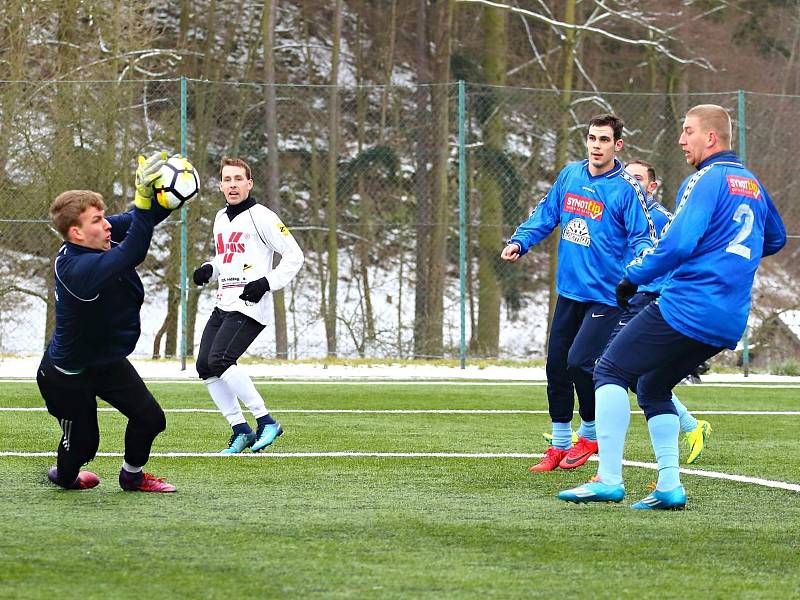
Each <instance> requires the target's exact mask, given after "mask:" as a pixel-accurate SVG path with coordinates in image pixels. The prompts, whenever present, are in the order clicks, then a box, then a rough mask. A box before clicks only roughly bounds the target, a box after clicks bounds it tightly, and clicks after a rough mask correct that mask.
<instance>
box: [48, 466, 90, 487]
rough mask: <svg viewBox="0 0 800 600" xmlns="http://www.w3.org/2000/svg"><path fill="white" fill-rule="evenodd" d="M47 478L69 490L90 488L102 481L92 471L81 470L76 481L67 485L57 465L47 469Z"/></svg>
mask: <svg viewBox="0 0 800 600" xmlns="http://www.w3.org/2000/svg"><path fill="white" fill-rule="evenodd" d="M47 478H48V479H49V480H50V481H51V482H53V483H55V484H56V485H57V486H59V487H63V488H65V489H68V490H90V489H92V488H93V487H97V485H98V484H99V483H100V478H99V477H98V476H97V475H95V474H94V473H92V472H91V471H80V472H79V473H78V477H77V478H76V479H75V481H73V482H72V483H70V484H69V485H65V484H64V483H63V482H62V481H61V480H59V478H58V468H57V467H50V470H49V471H47Z"/></svg>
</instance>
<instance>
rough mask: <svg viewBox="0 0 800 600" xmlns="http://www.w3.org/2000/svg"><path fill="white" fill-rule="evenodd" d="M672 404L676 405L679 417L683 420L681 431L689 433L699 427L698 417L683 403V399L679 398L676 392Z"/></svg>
mask: <svg viewBox="0 0 800 600" xmlns="http://www.w3.org/2000/svg"><path fill="white" fill-rule="evenodd" d="M672 404H674V405H675V410H677V411H678V419H680V421H681V431H683V432H684V433H688V432H690V431H694V430H695V429H697V419H695V418H694V417H693V416H692V413H690V412H689V409H688V408H686V407H685V406H684V405H683V404H681V401H680V400H678V397H677V396H676V395H675V394H674V393H673V394H672Z"/></svg>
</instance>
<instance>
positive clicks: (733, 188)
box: [726, 175, 761, 200]
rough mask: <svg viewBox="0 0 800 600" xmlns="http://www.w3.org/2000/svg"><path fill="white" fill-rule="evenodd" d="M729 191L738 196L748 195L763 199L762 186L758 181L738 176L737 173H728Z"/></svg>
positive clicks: (755, 198)
mask: <svg viewBox="0 0 800 600" xmlns="http://www.w3.org/2000/svg"><path fill="white" fill-rule="evenodd" d="M726 179H727V180H728V192H730V193H731V194H734V195H736V196H746V197H748V198H753V199H754V200H761V188H759V187H758V182H756V181H755V180H754V179H750V178H749V177H737V176H736V175H728V176H727V177H726Z"/></svg>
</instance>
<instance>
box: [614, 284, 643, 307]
mask: <svg viewBox="0 0 800 600" xmlns="http://www.w3.org/2000/svg"><path fill="white" fill-rule="evenodd" d="M638 289H639V286H638V285H636V284H635V283H631V282H630V281H628V280H627V279H625V278H624V277H623V278H622V281H620V282H619V283H618V284H617V306H619V307H620V308H622V309H625V310H628V309H629V308H630V305H629V304H628V300H630V299H631V298H632V297H633V295H634V294H635V293H636V290H638Z"/></svg>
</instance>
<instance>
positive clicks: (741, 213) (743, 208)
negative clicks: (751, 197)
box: [725, 204, 755, 260]
mask: <svg viewBox="0 0 800 600" xmlns="http://www.w3.org/2000/svg"><path fill="white" fill-rule="evenodd" d="M733 220H734V221H736V222H737V223H741V222H742V221H744V223H742V228H741V229H740V230H739V233H737V234H736V235H735V236H734V238H733V239H732V240H731V242H730V244H728V247H727V248H725V252H730V253H732V254H738V255H739V256H741V257H742V258H746V259H747V260H750V248H748V247H747V246H745V245H744V244H742V242H743V241H745V240H746V239H747V237H748V236H749V235H750V232H751V231H753V221H754V220H755V217H754V216H753V209H752V208H750V207H749V206H748V205H747V204H740V205H739V206H738V207H737V208H736V212H735V213H734V214H733Z"/></svg>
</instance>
